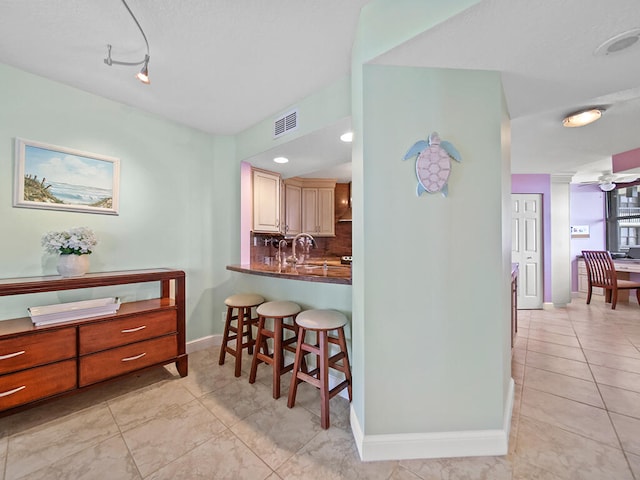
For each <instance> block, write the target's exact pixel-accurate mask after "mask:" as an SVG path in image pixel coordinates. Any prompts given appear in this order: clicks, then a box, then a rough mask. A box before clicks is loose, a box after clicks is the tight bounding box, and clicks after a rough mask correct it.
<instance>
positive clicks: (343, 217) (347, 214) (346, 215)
mask: <svg viewBox="0 0 640 480" xmlns="http://www.w3.org/2000/svg"><path fill="white" fill-rule="evenodd" d="M336 192H337V191H336ZM336 200H337V201H338V203H339V204H341V205H345V204H346V205H347V209H346V210H345V211H344V212H342V214H340V216H339V217H338V221H339V222H350V221H351V182H349V188H348V189H347V190H346V197H345V196H344V194H343V198H337V199H336Z"/></svg>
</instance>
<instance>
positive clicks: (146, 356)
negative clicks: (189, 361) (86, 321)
mask: <svg viewBox="0 0 640 480" xmlns="http://www.w3.org/2000/svg"><path fill="white" fill-rule="evenodd" d="M177 355H178V337H177V335H167V336H164V337H160V338H155V339H153V340H146V341H144V342H138V343H132V344H130V345H125V346H123V347H118V348H114V349H111V350H106V351H104V352H100V353H93V354H91V355H85V356H83V357H80V386H81V387H84V386H85V385H91V384H92V383H96V382H99V381H101V380H106V379H107V378H111V377H115V376H118V375H121V374H124V373H127V372H132V371H134V370H138V369H139V368H144V367H148V366H149V365H154V364H156V363H161V362H163V361H166V360H167V359H170V358H173V357H176V356H177Z"/></svg>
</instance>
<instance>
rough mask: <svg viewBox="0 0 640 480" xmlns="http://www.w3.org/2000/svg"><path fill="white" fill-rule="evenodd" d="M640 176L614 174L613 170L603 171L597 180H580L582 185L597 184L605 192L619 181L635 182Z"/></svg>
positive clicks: (614, 186)
mask: <svg viewBox="0 0 640 480" xmlns="http://www.w3.org/2000/svg"><path fill="white" fill-rule="evenodd" d="M638 178H640V174H626V175H624V174H614V173H611V172H602V175H600V176H599V177H598V179H597V180H591V181H587V182H580V184H581V185H594V184H597V185H598V186H599V187H600V190H602V191H603V192H610V191H611V190H613V189H614V188H616V185H617V184H618V183H629V182H635V181H636V180H638Z"/></svg>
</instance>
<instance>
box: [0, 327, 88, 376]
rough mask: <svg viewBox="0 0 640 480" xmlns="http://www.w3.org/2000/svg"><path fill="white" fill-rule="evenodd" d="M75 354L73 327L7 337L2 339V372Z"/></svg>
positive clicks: (0, 347)
mask: <svg viewBox="0 0 640 480" xmlns="http://www.w3.org/2000/svg"><path fill="white" fill-rule="evenodd" d="M75 356H76V331H75V328H73V327H71V328H63V329H60V330H55V331H51V332H42V333H33V334H29V335H22V336H20V337H14V338H7V339H3V340H0V374H4V373H10V372H16V371H18V370H22V369H25V368H31V367H36V366H38V365H45V364H47V363H51V362H57V361H58V360H64V359H67V358H74V357H75ZM0 388H1V387H0Z"/></svg>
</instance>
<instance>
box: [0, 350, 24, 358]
mask: <svg viewBox="0 0 640 480" xmlns="http://www.w3.org/2000/svg"><path fill="white" fill-rule="evenodd" d="M23 353H27V352H25V351H24V350H21V351H19V352H15V353H10V354H8V355H0V360H7V359H9V358H13V357H17V356H18V355H22V354H23Z"/></svg>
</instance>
